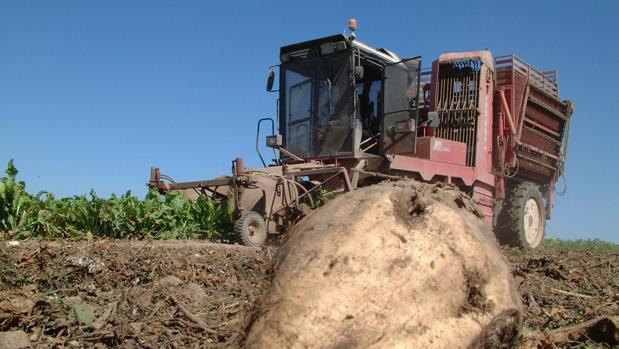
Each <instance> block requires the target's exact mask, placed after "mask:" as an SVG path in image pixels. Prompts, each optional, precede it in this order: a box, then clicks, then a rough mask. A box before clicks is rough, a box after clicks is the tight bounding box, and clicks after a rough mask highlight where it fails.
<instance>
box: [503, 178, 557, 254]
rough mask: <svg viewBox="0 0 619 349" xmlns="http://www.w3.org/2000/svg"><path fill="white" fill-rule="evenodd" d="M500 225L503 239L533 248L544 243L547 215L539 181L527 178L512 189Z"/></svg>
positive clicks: (511, 243)
mask: <svg viewBox="0 0 619 349" xmlns="http://www.w3.org/2000/svg"><path fill="white" fill-rule="evenodd" d="M497 228H498V230H499V240H500V241H501V242H502V243H506V244H509V245H512V246H519V247H523V248H529V249H535V248H538V247H539V246H540V245H541V244H542V242H543V241H544V234H545V230H546V215H545V210H544V201H543V199H542V194H541V193H540V191H539V189H538V187H537V186H536V185H535V184H533V183H529V182H523V183H520V184H518V185H517V186H515V187H514V188H513V189H512V190H511V192H510V193H509V196H508V198H507V202H506V204H505V207H503V210H502V212H501V216H500V217H499V226H498V227H497Z"/></svg>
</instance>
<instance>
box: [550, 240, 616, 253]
mask: <svg viewBox="0 0 619 349" xmlns="http://www.w3.org/2000/svg"><path fill="white" fill-rule="evenodd" d="M542 246H543V248H544V249H549V250H565V249H567V250H595V251H608V252H619V245H617V244H614V243H612V242H608V241H602V240H599V239H592V240H591V239H587V240H580V239H579V240H559V239H556V238H552V239H546V240H544V244H543V245H542Z"/></svg>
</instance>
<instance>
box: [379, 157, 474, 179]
mask: <svg viewBox="0 0 619 349" xmlns="http://www.w3.org/2000/svg"><path fill="white" fill-rule="evenodd" d="M387 158H388V159H389V160H390V164H389V167H390V169H391V170H393V171H402V172H413V173H419V175H421V178H423V180H424V181H428V182H429V181H432V179H433V178H434V177H436V176H442V177H457V178H460V179H462V181H463V182H464V184H466V185H473V182H474V181H475V171H474V169H473V168H472V167H467V166H460V165H453V164H447V163H443V162H436V161H432V160H427V159H421V158H415V157H412V156H406V155H388V156H387Z"/></svg>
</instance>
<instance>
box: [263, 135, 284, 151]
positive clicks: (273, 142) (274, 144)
mask: <svg viewBox="0 0 619 349" xmlns="http://www.w3.org/2000/svg"><path fill="white" fill-rule="evenodd" d="M283 143H284V142H283V139H282V135H271V136H267V143H266V146H267V147H269V148H279V147H281V146H282V144H283Z"/></svg>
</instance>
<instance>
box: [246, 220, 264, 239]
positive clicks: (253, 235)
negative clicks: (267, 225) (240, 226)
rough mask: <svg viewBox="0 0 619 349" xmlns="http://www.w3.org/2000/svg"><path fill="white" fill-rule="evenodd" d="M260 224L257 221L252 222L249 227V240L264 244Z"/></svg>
mask: <svg viewBox="0 0 619 349" xmlns="http://www.w3.org/2000/svg"><path fill="white" fill-rule="evenodd" d="M260 228H261V227H260V223H259V222H256V221H252V222H250V223H249V224H248V225H247V238H248V239H249V241H251V242H253V243H261V242H262V235H263V234H262V232H261V230H262V229H260Z"/></svg>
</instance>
